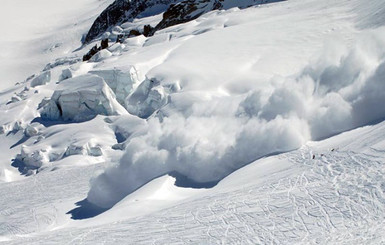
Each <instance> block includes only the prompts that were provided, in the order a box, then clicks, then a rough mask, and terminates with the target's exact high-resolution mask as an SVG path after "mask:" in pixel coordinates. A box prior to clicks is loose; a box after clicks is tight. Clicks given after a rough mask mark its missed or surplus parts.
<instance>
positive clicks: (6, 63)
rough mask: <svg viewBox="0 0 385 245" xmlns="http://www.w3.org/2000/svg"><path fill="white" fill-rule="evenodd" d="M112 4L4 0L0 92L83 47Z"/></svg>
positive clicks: (87, 0) (0, 26) (107, 0)
mask: <svg viewBox="0 0 385 245" xmlns="http://www.w3.org/2000/svg"><path fill="white" fill-rule="evenodd" d="M111 2H112V0H102V1H100V0H82V1H75V0H55V1H50V0H33V1H28V0H2V2H1V8H0V16H1V22H0V32H1V39H0V66H1V70H0V91H1V90H4V89H6V88H8V87H10V86H12V85H13V84H15V83H16V82H21V81H23V80H24V79H26V78H27V77H28V76H30V75H31V74H33V73H36V72H38V71H40V70H42V68H43V67H44V66H45V65H46V64H47V63H49V62H53V61H54V60H55V59H56V58H59V57H62V56H64V55H70V54H71V52H72V51H73V50H74V49H76V48H78V47H79V46H80V45H81V37H82V35H83V34H85V32H86V31H87V28H89V26H90V25H91V23H92V21H93V20H94V18H95V17H96V15H98V14H99V13H100V12H101V11H102V10H103V9H104V8H106V6H107V5H108V4H109V3H111Z"/></svg>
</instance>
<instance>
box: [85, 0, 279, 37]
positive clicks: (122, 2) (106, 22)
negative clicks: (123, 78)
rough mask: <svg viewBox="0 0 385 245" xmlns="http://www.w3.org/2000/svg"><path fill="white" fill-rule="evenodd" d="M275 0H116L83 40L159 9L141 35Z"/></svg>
mask: <svg viewBox="0 0 385 245" xmlns="http://www.w3.org/2000/svg"><path fill="white" fill-rule="evenodd" d="M279 1H283V0H243V1H237V0H150V1H148V0H146V1H145V0H116V1H115V2H113V3H112V4H111V5H110V6H109V7H108V8H107V9H106V10H104V11H103V12H102V13H101V14H100V16H99V17H98V18H97V19H96V20H95V22H94V23H93V25H92V27H91V29H90V30H89V31H88V33H87V35H86V37H85V39H84V42H85V43H88V42H90V41H92V40H93V39H95V38H96V37H98V36H100V35H101V34H103V33H104V32H106V31H108V30H111V29H112V28H113V27H114V26H116V25H120V24H122V23H123V22H127V21H133V20H134V19H135V18H144V17H148V16H153V15H157V14H161V13H163V12H164V13H163V18H162V20H161V21H160V22H159V23H158V24H156V26H155V27H150V28H151V29H150V30H148V31H144V32H143V33H144V35H145V36H148V35H153V34H154V33H155V32H156V31H158V30H161V29H164V28H167V27H170V26H173V25H177V24H181V23H186V22H189V21H191V20H194V19H196V18H198V17H199V16H201V15H202V14H204V13H208V12H210V11H213V10H218V9H229V8H234V7H238V8H245V7H250V6H253V5H257V4H267V3H273V2H279ZM128 34H129V33H128Z"/></svg>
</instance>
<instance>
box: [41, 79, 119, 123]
mask: <svg viewBox="0 0 385 245" xmlns="http://www.w3.org/2000/svg"><path fill="white" fill-rule="evenodd" d="M125 113H126V111H125V110H124V108H123V107H122V106H121V105H119V103H118V102H117V101H116V99H115V95H114V93H113V92H112V91H111V90H110V88H109V87H108V86H107V84H106V83H105V82H104V80H103V78H101V77H99V76H95V75H82V76H78V77H75V78H71V79H67V80H64V81H62V82H61V83H60V84H59V86H58V87H57V89H56V90H55V92H54V94H53V95H52V97H51V99H50V101H49V102H48V103H47V104H46V105H45V106H44V107H43V110H42V112H41V115H42V117H43V118H46V119H48V120H59V119H63V120H64V121H75V122H81V121H87V120H89V119H91V118H94V117H95V116H96V115H99V114H100V115H106V116H109V115H119V114H125Z"/></svg>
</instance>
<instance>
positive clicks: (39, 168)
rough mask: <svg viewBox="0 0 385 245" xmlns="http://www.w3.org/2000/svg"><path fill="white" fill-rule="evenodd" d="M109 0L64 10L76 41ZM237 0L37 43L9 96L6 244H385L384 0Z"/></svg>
mask: <svg viewBox="0 0 385 245" xmlns="http://www.w3.org/2000/svg"><path fill="white" fill-rule="evenodd" d="M40 1H41V3H39V4H45V2H44V1H43V0H40ZM248 2H249V1H248ZM227 3H229V4H230V3H231V4H232V3H236V1H228V2H226V4H227ZM39 4H37V5H39ZM81 4H84V5H81ZM93 4H95V1H91V0H89V1H84V3H76V4H75V5H73V6H71V8H76V6H79V7H78V8H77V10H76V11H73V12H72V11H69V10H68V12H66V11H65V9H63V10H55V11H58V12H60V13H62V14H63V16H64V14H66V13H68V16H82V17H74V18H75V20H77V21H78V22H79V26H80V27H79V29H77V28H75V29H76V30H74V31H73V32H68V36H67V37H66V38H65V40H63V41H62V42H63V45H62V46H60V45H59V46H60V47H71V48H72V49H71V51H72V50H74V49H75V48H76V45H78V42H80V39H79V40H77V39H76V38H79V37H80V36H81V35H79V33H82V34H83V33H84V30H85V29H86V28H85V26H86V25H87V23H88V24H89V25H90V23H92V20H91V19H88V18H90V16H95V14H96V13H97V10H100V11H101V9H103V8H102V6H104V7H105V6H106V4H107V2H105V1H101V2H98V3H97V4H96V5H93ZM231 4H230V5H231ZM17 6H18V4H17V3H16V2H15V3H14V4H13V5H12V8H16V7H17ZM39 6H42V5H39ZM47 6H48V5H47ZM60 6H61V5H60V4H58V6H57V8H60ZM89 6H92V8H89ZM231 7H233V5H231V6H227V5H226V9H227V10H223V11H213V12H210V13H207V14H205V15H203V16H201V17H200V18H198V19H197V20H194V21H191V22H189V23H185V24H182V25H177V26H173V27H170V28H167V29H164V30H161V31H159V32H157V33H156V34H155V35H154V36H152V37H149V38H146V37H144V36H138V37H134V38H130V39H127V40H125V41H124V43H123V44H112V45H111V46H110V47H109V48H108V49H106V50H102V52H99V54H97V55H95V56H94V57H93V58H92V60H91V61H90V62H81V61H80V60H79V57H81V56H82V55H83V54H85V53H86V52H88V50H89V49H90V48H91V47H92V46H94V45H95V44H96V43H91V44H89V45H88V46H85V47H82V48H80V49H78V50H77V51H75V52H73V53H72V52H69V53H60V52H58V53H56V51H55V52H53V53H52V54H51V55H50V56H49V57H50V60H49V61H48V60H46V59H45V58H42V57H43V56H42V55H41V54H40V53H41V52H36V55H31V57H30V59H32V60H35V59H36V60H37V59H41V62H42V63H37V64H41V65H40V66H39V69H32V67H27V68H28V69H26V71H25V72H26V74H25V75H23V77H22V78H20V79H19V84H17V85H15V86H13V87H10V88H8V89H6V90H4V91H3V92H1V93H0V115H2V116H1V117H0V129H1V130H0V132H1V134H0V159H1V160H0V181H1V182H0V195H1V196H4V197H6V198H2V199H0V206H1V207H2V208H1V210H0V243H1V242H4V243H6V244H20V243H28V244H42V243H43V244H56V243H58V244H63V243H71V244H73V243H75V244H76V243H87V244H91V243H92V244H94V243H108V244H109V243H127V242H128V241H129V242H130V243H135V244H148V243H159V244H164V243H167V244H175V243H194V244H213V243H230V244H233V243H235V244H238V243H241V244H243V243H247V244H266V243H283V244H298V243H300V244H301V243H306V244H308V243H311V244H313V243H331V244H336V243H353V244H380V243H381V242H383V241H384V236H383V234H384V227H385V226H384V220H385V217H384V213H385V212H384V211H385V194H384V193H385V189H384V187H385V182H384V181H383V175H384V171H383V169H384V166H383V164H384V152H385V143H384V136H385V135H384V133H385V123H384V122H382V121H383V119H384V118H385V110H384V109H383V106H381V105H382V104H384V102H385V101H384V98H385V94H384V93H385V92H384V91H385V90H384V81H385V49H384V47H385V35H384V33H385V29H384V25H385V21H384V19H383V18H381V16H382V13H384V11H385V6H384V4H382V0H373V1H370V2H367V1H363V0H350V1H348V0H343V1H338V2H336V1H332V0H327V1H316V0H290V1H285V2H279V3H273V4H268V5H259V6H254V7H251V8H245V9H238V8H231ZM50 8H52V9H54V7H53V6H52V7H50ZM50 8H49V9H50ZM55 11H53V12H51V11H47V12H48V13H50V14H52V15H54V14H56V13H57V12H55ZM61 11H63V12H61ZM100 11H99V12H100ZM48 13H45V14H48ZM90 13H92V14H90ZM7 16H8V15H7ZM85 16H87V18H85ZM43 17H44V16H43ZM43 17H42V18H43ZM85 19H87V20H85ZM155 20H159V16H155V17H149V18H143V19H137V20H135V21H134V22H133V23H125V24H123V25H122V26H121V27H115V28H114V30H113V31H115V32H122V31H125V30H126V29H127V28H137V29H140V28H142V26H143V23H152V22H154V21H155ZM62 21H63V22H60V21H58V22H60V23H58V22H52V23H51V24H52V30H51V31H49V32H46V33H45V34H44V35H43V36H47V37H50V38H52V39H50V38H49V39H47V42H46V43H45V44H47V43H49V44H50V45H53V46H52V47H54V46H55V38H57V36H55V35H56V33H57V32H58V31H60V30H61V28H60V26H62V25H63V24H66V23H67V24H68V22H67V21H68V19H67V20H62ZM51 24H50V25H51ZM123 27H124V28H123ZM126 27H127V28H126ZM39 28H41V27H40V25H39ZM39 28H37V29H34V30H36V31H39V30H40V29H39ZM68 28H69V27H68ZM15 35H16V34H15ZM32 37H33V34H30V35H28V38H32ZM75 39H76V41H74V40H75ZM3 40H5V39H2V41H3ZM68 40H72V41H68ZM45 44H44V45H45ZM67 45H68V46H67ZM60 47H58V49H60ZM56 49H57V48H55V49H54V50H56ZM107 52H108V53H107ZM12 55H14V54H12ZM20 55H21V56H24V55H25V54H21V53H20ZM12 57H13V56H12ZM52 60H55V61H53V62H52ZM44 62H45V63H44ZM48 62H52V63H50V64H49V65H47V66H46V67H45V69H44V70H45V71H43V72H39V70H42V68H43V67H44V65H45V64H46V63H48ZM4 63H7V62H4ZM8 65H10V66H9V67H11V66H12V65H13V64H12V62H10V63H9V64H8ZM17 67H18V69H22V68H21V67H23V65H22V63H18V64H17ZM29 68H31V69H29ZM23 72H24V71H23ZM11 73H12V69H10V70H9V73H7V74H6V75H4V76H3V77H4V78H5V77H7V76H13V75H12V74H11ZM32 73H34V74H35V75H34V76H31V77H30V78H29V79H25V78H26V77H27V76H30V75H31V74H32ZM47 74H50V76H47ZM23 79H25V80H23ZM35 80H36V81H35ZM34 81H35V82H34ZM8 85H12V84H8ZM26 200H28V201H26Z"/></svg>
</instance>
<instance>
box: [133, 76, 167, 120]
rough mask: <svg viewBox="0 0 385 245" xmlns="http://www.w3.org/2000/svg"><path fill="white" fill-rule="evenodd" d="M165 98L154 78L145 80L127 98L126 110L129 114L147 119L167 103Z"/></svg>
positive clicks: (161, 87) (165, 94) (164, 93)
mask: <svg viewBox="0 0 385 245" xmlns="http://www.w3.org/2000/svg"><path fill="white" fill-rule="evenodd" d="M167 96H168V93H166V91H165V89H164V88H163V86H161V85H160V82H159V81H158V80H157V79H156V78H152V79H146V80H145V81H144V82H142V83H141V84H140V85H139V86H138V88H137V89H136V90H135V92H134V93H132V94H131V95H130V96H129V97H128V98H127V100H126V108H127V110H128V111H129V112H130V113H131V114H134V115H137V116H139V117H141V118H147V117H149V116H151V115H152V114H153V113H154V112H155V111H156V110H158V109H160V108H161V107H162V106H164V105H165V104H166V103H167Z"/></svg>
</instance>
